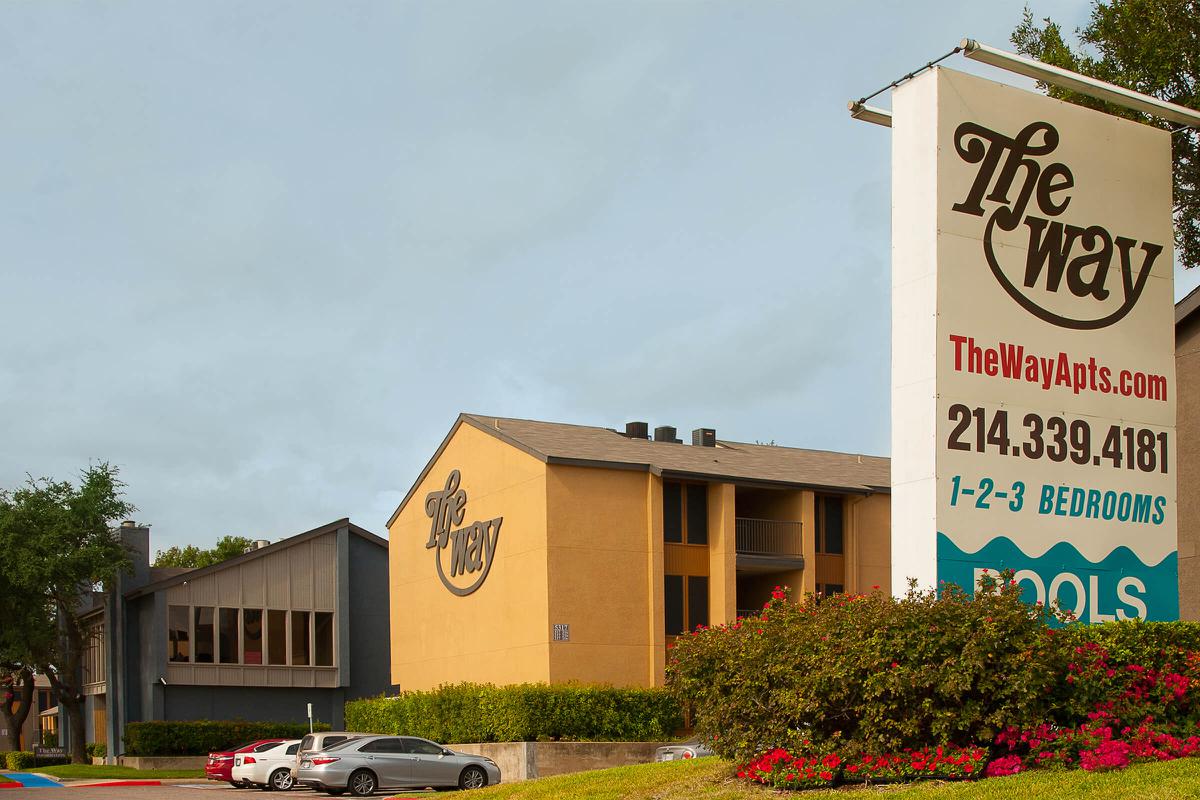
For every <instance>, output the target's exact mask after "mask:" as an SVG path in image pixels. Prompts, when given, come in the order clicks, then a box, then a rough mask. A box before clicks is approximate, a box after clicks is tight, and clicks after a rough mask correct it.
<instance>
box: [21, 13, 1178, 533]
mask: <svg viewBox="0 0 1200 800" xmlns="http://www.w3.org/2000/svg"><path fill="white" fill-rule="evenodd" d="M1022 7H1023V0H997V1H996V2H989V3H963V2H961V0H946V1H944V2H943V1H934V0H928V1H925V2H914V1H910V2H843V3H820V4H817V3H809V2H801V1H800V0H793V2H765V1H764V0H731V1H730V2H682V1H676V2H580V3H562V2H558V1H557V0H556V1H555V2H544V3H542V2H525V1H522V2H506V3H485V2H441V1H435V0H423V1H421V2H345V3H332V2H326V3H312V2H295V1H293V2H286V3H285V2H267V1H265V0H256V2H254V3H244V2H241V3H230V2H205V3H179V2H163V1H162V0H154V1H153V2H149V1H148V2H135V1H134V0H130V1H129V2H121V3H76V2H62V3H42V2H33V1H32V0H28V1H25V2H21V1H18V0H14V2H8V3H4V4H0V97H2V98H3V105H2V106H0V254H2V259H0V276H2V278H3V283H2V284H0V285H2V291H0V313H2V319H3V322H2V324H3V330H4V335H3V336H2V337H0V408H2V409H3V415H2V417H0V419H2V420H3V421H2V422H0V426H2V427H0V486H4V487H8V488H13V487H15V486H17V485H18V484H19V483H21V481H23V480H24V479H25V476H26V474H32V475H34V476H43V475H44V476H52V477H54V478H58V479H74V478H75V477H76V476H78V474H79V471H80V470H81V469H82V468H84V467H86V466H87V465H88V464H89V463H95V462H98V461H106V462H109V463H111V464H114V465H116V466H118V467H119V468H120V471H121V477H122V479H123V480H124V481H125V482H126V484H127V498H128V499H129V500H130V501H131V502H133V503H134V504H135V505H136V506H137V507H138V511H137V513H136V514H135V515H134V516H135V518H136V519H137V520H139V521H141V522H144V523H148V524H150V525H152V531H153V533H152V540H151V547H152V549H155V550H158V549H166V548H167V547H170V546H173V545H180V546H182V545H186V544H196V545H200V546H211V545H212V544H213V543H214V542H215V541H216V540H217V539H218V538H220V537H221V536H224V535H228V534H233V535H239V536H247V537H249V538H266V539H278V538H280V537H283V536H288V535H291V534H294V533H299V532H301V531H305V530H308V529H311V528H315V527H317V526H319V525H322V524H325V523H327V522H330V521H332V520H335V519H338V518H341V517H347V516H348V517H350V518H351V519H352V520H353V521H354V522H355V523H357V524H359V525H361V526H363V527H365V528H367V529H369V530H372V531H374V532H376V533H378V534H381V535H386V529H385V527H384V526H385V524H386V522H387V519H388V517H389V516H390V515H391V513H392V511H394V510H395V508H396V506H397V504H398V503H399V501H400V500H401V499H402V498H403V496H404V494H405V493H406V492H407V490H408V489H409V487H410V486H411V485H412V483H413V481H414V480H415V478H416V476H417V474H418V473H419V472H420V470H421V469H422V468H423V466H424V465H425V463H426V461H427V460H428V459H429V458H430V456H431V455H432V454H433V452H434V450H435V449H436V448H437V446H438V444H439V443H440V442H441V440H442V438H443V437H444V436H445V435H446V433H447V432H448V431H449V429H450V427H451V425H452V424H453V422H454V420H455V418H456V416H457V415H458V413H459V412H462V411H466V412H473V413H481V414H487V415H496V416H511V417H522V418H530V419H543V420H551V421H556V422H570V423H577V424H585V425H599V426H608V427H617V428H620V427H623V425H624V423H625V422H626V421H629V420H644V421H647V422H648V423H650V425H651V427H654V426H655V425H673V426H675V427H677V428H678V429H679V431H680V434H681V437H682V438H684V439H689V432H690V431H691V430H692V429H693V428H698V427H712V428H716V430H717V434H718V437H720V438H722V439H732V440H738V441H751V442H753V441H762V442H768V441H773V442H776V443H778V444H781V445H789V446H798V447H812V448H822V449H833V450H842V451H849V452H863V453H871V454H882V455H886V454H887V453H888V449H889V413H890V412H889V384H890V377H889V325H890V307H889V303H890V297H889V248H890V233H889V224H890V223H889V205H890V180H889V169H890V165H889V155H890V152H889V147H890V142H889V134H888V131H887V130H886V129H884V128H880V127H878V126H874V125H868V124H864V123H861V122H855V121H853V120H851V119H850V118H849V116H848V114H847V112H846V101H847V100H850V99H853V98H858V97H860V96H863V95H866V94H869V93H871V92H874V91H875V90H876V89H878V88H880V87H881V86H885V85H887V84H888V83H890V82H891V81H892V80H894V79H896V78H898V77H900V76H901V75H903V74H905V73H907V72H909V71H910V70H912V69H914V68H916V67H919V66H921V65H922V64H924V63H925V62H927V61H929V60H930V59H932V58H936V57H938V56H940V55H942V54H943V53H945V52H946V51H948V50H949V49H951V48H952V47H953V46H954V45H956V44H957V43H958V42H959V40H960V39H962V38H963V37H964V36H970V37H972V38H975V39H978V40H980V41H983V42H986V43H989V44H993V45H996V46H1002V47H1006V46H1008V36H1009V33H1010V32H1011V30H1012V28H1013V27H1014V26H1015V25H1016V24H1017V23H1018V22H1019V20H1020V16H1021V10H1022ZM1089 7H1090V5H1089V3H1087V2H1076V1H1075V0H1034V2H1032V8H1033V10H1034V13H1035V14H1037V15H1038V16H1046V15H1049V16H1052V17H1054V18H1055V19H1056V20H1057V21H1059V22H1060V23H1062V24H1063V25H1064V27H1066V28H1067V29H1068V30H1073V29H1074V28H1075V27H1077V26H1079V25H1081V24H1083V23H1084V22H1085V21H1086V16H1087V13H1088V8H1089ZM946 64H947V65H948V66H951V67H952V68H958V69H964V70H966V71H971V72H976V73H978V74H982V75H986V76H988V77H992V78H994V79H997V80H1003V81H1006V82H1010V83H1018V84H1020V79H1017V78H1015V77H1014V76H1010V75H1008V74H1006V73H1002V72H999V71H997V70H993V69H991V68H988V67H986V66H982V65H976V64H973V63H972V62H967V61H965V60H964V59H962V58H961V57H958V56H955V57H953V58H952V59H950V60H949V61H948V62H946ZM1020 85H1028V84H1020ZM873 102H876V103H878V104H879V105H882V106H885V107H886V106H887V105H888V104H889V101H888V99H887V97H886V95H884V96H882V97H880V98H878V99H877V100H876V101H873ZM1179 272H1180V270H1178V269H1177V273H1179ZM1198 283H1200V275H1195V274H1193V273H1192V272H1189V273H1187V274H1186V275H1181V276H1180V277H1179V278H1178V282H1177V287H1176V295H1177V297H1180V296H1182V295H1183V294H1185V293H1186V291H1187V290H1188V289H1190V288H1192V287H1194V286H1196V285H1197V284H1198Z"/></svg>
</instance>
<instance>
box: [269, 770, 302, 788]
mask: <svg viewBox="0 0 1200 800" xmlns="http://www.w3.org/2000/svg"><path fill="white" fill-rule="evenodd" d="M295 784H296V780H295V778H293V777H292V773H291V771H290V770H286V769H277V770H275V771H274V772H272V773H271V777H270V778H268V779H267V788H268V789H273V790H274V791H277V792H286V791H289V790H290V789H291V788H292V787H293V786H294V785H295Z"/></svg>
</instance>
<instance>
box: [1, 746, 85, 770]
mask: <svg viewBox="0 0 1200 800" xmlns="http://www.w3.org/2000/svg"><path fill="white" fill-rule="evenodd" d="M69 761H70V759H69V758H39V759H37V764H36V766H39V767H49V766H51V765H52V764H66V763H68V762H69ZM4 762H5V763H6V764H7V765H8V768H9V769H10V770H12V771H13V772H20V771H22V770H28V769H33V768H34V766H35V765H34V758H33V752H32V751H30V750H10V751H5V752H4Z"/></svg>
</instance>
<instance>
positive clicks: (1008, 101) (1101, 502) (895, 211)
mask: <svg viewBox="0 0 1200 800" xmlns="http://www.w3.org/2000/svg"><path fill="white" fill-rule="evenodd" d="M892 148H893V149H892V163H893V172H892V178H893V186H892V197H893V202H892V228H893V229H892V237H893V238H892V247H893V252H892V281H893V287H892V483H893V494H892V498H893V509H892V519H893V533H892V577H893V581H892V585H893V586H894V587H896V588H897V590H902V589H903V588H904V587H905V586H906V585H907V580H908V579H909V578H916V579H917V581H918V583H919V584H920V585H922V586H934V585H938V584H939V582H940V581H949V582H954V583H957V584H959V585H961V586H963V587H964V588H968V589H971V588H973V587H974V586H975V584H976V581H977V579H978V577H979V576H980V575H981V574H982V573H983V571H985V570H993V571H994V570H1003V569H1012V570H1014V571H1015V572H1016V580H1018V581H1019V582H1020V583H1021V585H1022V586H1023V588H1024V596H1025V597H1027V598H1028V599H1030V600H1031V601H1040V602H1043V603H1052V602H1055V601H1057V603H1058V604H1059V605H1060V607H1062V608H1064V609H1066V610H1068V611H1071V612H1073V613H1074V614H1075V615H1076V616H1077V617H1078V618H1080V619H1082V620H1084V621H1087V622H1101V621H1105V620H1111V619H1127V618H1133V617H1139V618H1143V619H1150V620H1166V619H1176V618H1177V617H1178V613H1179V594H1178V584H1177V571H1176V517H1175V451H1176V447H1175V367H1174V352H1175V351H1174V327H1173V320H1174V305H1173V289H1172V269H1173V254H1172V246H1171V245H1172V228H1171V222H1172V220H1171V141H1170V136H1169V134H1168V133H1166V132H1164V131H1160V130H1157V129H1154V128H1151V127H1149V126H1146V125H1141V124H1138V123H1136V122H1132V121H1129V120H1124V119H1119V118H1116V117H1112V116H1109V115H1106V114H1102V113H1099V112H1096V111H1092V110H1089V109H1085V108H1080V107H1078V106H1074V105H1070V104H1067V103H1062V102H1059V101H1057V100H1052V99H1050V98H1047V97H1043V96H1041V95H1038V94H1034V93H1032V92H1028V91H1025V90H1022V89H1017V88H1014V87H1011V86H1006V85H1003V84H998V83H994V82H991V81H987V80H983V79H981V78H977V77H974V76H971V75H966V74H963V73H959V72H954V71H951V70H946V69H934V70H931V71H929V72H927V73H925V74H924V75H922V76H920V77H918V78H916V79H914V80H912V81H910V82H909V83H907V84H905V85H903V86H901V87H900V88H898V89H897V90H896V91H895V92H894V94H893V120H892Z"/></svg>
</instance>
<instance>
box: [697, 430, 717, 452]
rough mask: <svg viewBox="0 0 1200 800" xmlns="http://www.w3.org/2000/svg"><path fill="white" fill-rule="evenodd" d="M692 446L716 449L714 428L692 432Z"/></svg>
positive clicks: (715, 431)
mask: <svg viewBox="0 0 1200 800" xmlns="http://www.w3.org/2000/svg"><path fill="white" fill-rule="evenodd" d="M692 444H693V445H694V446H696V447H716V446H717V429H716V428H696V429H695V430H694V431H692Z"/></svg>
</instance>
